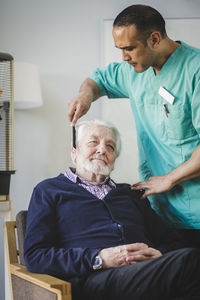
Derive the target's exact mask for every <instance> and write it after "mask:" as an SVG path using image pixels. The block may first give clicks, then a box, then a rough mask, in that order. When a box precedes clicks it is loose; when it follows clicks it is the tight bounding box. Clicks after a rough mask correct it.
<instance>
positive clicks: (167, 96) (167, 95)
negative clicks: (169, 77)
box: [158, 86, 175, 104]
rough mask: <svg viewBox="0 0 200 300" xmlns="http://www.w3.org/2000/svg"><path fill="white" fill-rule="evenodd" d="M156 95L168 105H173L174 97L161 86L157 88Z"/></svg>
mask: <svg viewBox="0 0 200 300" xmlns="http://www.w3.org/2000/svg"><path fill="white" fill-rule="evenodd" d="M158 94H159V95H160V96H161V97H163V98H164V99H165V100H166V101H167V102H169V103H170V104H173V103H174V99H175V97H174V96H173V95H172V94H170V93H169V92H168V91H167V90H166V89H164V88H163V87H162V86H161V87H160V88H159V91H158Z"/></svg>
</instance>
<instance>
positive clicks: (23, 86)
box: [14, 62, 42, 109]
mask: <svg viewBox="0 0 200 300" xmlns="http://www.w3.org/2000/svg"><path fill="white" fill-rule="evenodd" d="M41 105H42V96H41V89H40V80H39V72H38V68H37V67H36V66H35V65H33V64H30V63H25V62H14V107H15V109H29V108H35V107H39V106H41Z"/></svg>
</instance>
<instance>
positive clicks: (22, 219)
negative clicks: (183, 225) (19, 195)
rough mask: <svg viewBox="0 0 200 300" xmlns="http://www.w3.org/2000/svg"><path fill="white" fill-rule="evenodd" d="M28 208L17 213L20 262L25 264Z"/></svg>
mask: <svg viewBox="0 0 200 300" xmlns="http://www.w3.org/2000/svg"><path fill="white" fill-rule="evenodd" d="M26 219H27V210H22V211H20V212H19V213H18V214H17V215H16V230H17V241H18V255H19V263H20V264H21V265H25V261H24V237H25V233H26Z"/></svg>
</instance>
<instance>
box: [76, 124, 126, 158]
mask: <svg viewBox="0 0 200 300" xmlns="http://www.w3.org/2000/svg"><path fill="white" fill-rule="evenodd" d="M94 125H99V126H103V127H106V128H109V129H111V130H112V132H113V133H114V135H115V139H116V157H118V156H119V155H120V152H121V137H120V133H119V131H118V129H117V128H116V127H115V126H114V125H113V124H111V123H109V122H106V121H102V120H91V121H82V122H80V123H78V124H77V125H76V126H75V128H76V144H77V146H78V145H79V143H80V140H81V139H82V138H83V137H84V130H85V129H86V128H89V127H92V126H94Z"/></svg>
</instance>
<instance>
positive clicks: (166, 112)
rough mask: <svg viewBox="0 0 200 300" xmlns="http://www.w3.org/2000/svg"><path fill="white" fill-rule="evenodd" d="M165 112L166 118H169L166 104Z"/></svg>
mask: <svg viewBox="0 0 200 300" xmlns="http://www.w3.org/2000/svg"><path fill="white" fill-rule="evenodd" d="M164 112H165V115H166V117H167V118H168V110H167V106H166V104H164Z"/></svg>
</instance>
